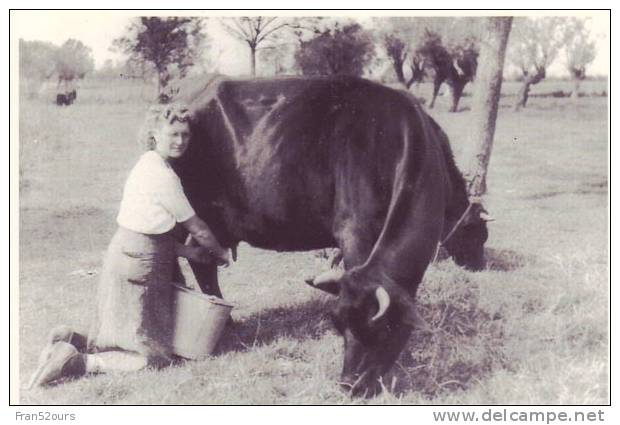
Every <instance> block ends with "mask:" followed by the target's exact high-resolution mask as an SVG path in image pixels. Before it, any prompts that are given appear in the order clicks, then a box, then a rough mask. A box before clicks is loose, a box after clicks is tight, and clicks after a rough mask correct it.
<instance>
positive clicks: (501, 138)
mask: <svg viewBox="0 0 620 425" xmlns="http://www.w3.org/2000/svg"><path fill="white" fill-rule="evenodd" d="M562 84H565V85H566V89H565V90H566V91H570V88H571V86H570V83H549V85H546V83H541V84H539V85H538V86H536V88H535V91H533V93H537V92H538V93H544V92H550V91H553V90H556V89H557V88H556V87H557V86H558V85H562ZM584 86H587V87H590V88H589V89H588V90H590V91H591V92H601V91H603V90H606V85H605V84H604V83H598V82H589V83H588V85H584ZM513 89H514V87H513V86H511V85H508V86H506V90H505V92H506V93H511V91H512V90H513ZM586 91H587V90H586ZM151 93H152V90H151V89H150V88H149V87H143V86H140V85H138V84H136V83H130V82H125V83H122V84H115V85H114V86H106V85H105V84H103V83H96V82H91V83H89V84H85V85H84V86H83V87H82V89H81V90H80V92H79V93H78V100H77V103H76V104H75V105H73V106H71V107H67V108H59V107H56V106H55V105H53V104H52V103H51V99H48V98H47V97H45V96H38V97H37V96H31V97H27V98H24V99H22V102H21V104H20V117H21V120H20V181H19V192H20V252H19V254H20V270H19V273H20V281H19V291H20V292H19V299H20V305H19V315H20V334H19V336H20V346H19V352H20V358H19V362H18V363H19V369H20V375H21V377H20V381H21V384H22V386H23V385H25V383H26V382H27V380H28V377H29V375H30V373H31V372H32V371H33V370H34V368H35V366H36V361H37V357H38V354H39V350H40V349H41V347H42V345H43V342H44V337H45V335H46V333H47V332H48V330H49V329H50V327H51V326H53V325H56V324H61V323H64V324H71V325H74V326H76V327H78V328H82V329H84V328H86V327H87V326H88V323H89V319H90V316H91V313H92V309H93V305H94V294H95V288H96V282H97V273H98V271H99V270H100V267H101V258H102V252H103V250H104V249H105V248H106V246H107V243H108V242H109V239H110V237H111V236H112V234H113V232H114V230H115V221H114V219H115V214H116V212H117V208H118V204H119V202H120V197H121V192H122V185H123V182H124V180H125V178H126V176H127V173H128V172H129V170H130V168H131V166H132V165H133V163H134V162H135V161H136V159H137V157H138V155H139V154H140V149H139V146H138V145H137V143H136V142H135V139H136V138H135V135H136V133H137V130H138V127H139V126H140V124H141V121H142V118H143V116H144V112H145V110H146V108H147V99H148V98H149V97H150V95H151ZM470 100H471V98H468V97H466V98H464V99H463V101H462V105H461V106H462V107H463V108H464V112H460V113H456V114H451V113H448V112H445V111H446V110H447V107H448V106H447V105H448V101H449V100H448V99H447V97H446V98H440V99H439V100H438V104H437V106H436V109H435V110H433V111H432V115H433V116H434V117H435V118H436V119H437V120H438V122H439V123H440V124H441V125H442V126H443V127H444V129H445V130H446V132H447V133H448V135H449V136H450V137H451V140H452V144H453V147H454V150H455V152H456V155H457V159H460V157H459V153H460V150H461V149H460V146H461V145H462V143H463V141H464V139H465V137H466V134H467V125H468V122H469V120H470V117H469V114H470V113H469V112H468V110H467V109H468V108H467V106H468V102H469V101H470ZM513 101H514V100H513V99H512V98H510V97H503V98H502V105H501V109H500V114H499V118H498V124H497V132H496V136H495V148H494V151H493V157H492V161H491V167H490V174H489V177H488V184H489V194H488V196H487V201H486V204H487V206H488V209H489V211H490V212H491V213H492V215H493V216H495V217H496V219H497V221H495V222H493V223H491V224H490V237H489V241H488V242H487V245H486V255H487V259H488V268H487V270H485V271H483V272H478V273H472V272H467V271H465V270H462V269H460V268H458V267H457V266H455V265H454V264H453V263H452V262H451V261H442V262H439V263H437V264H435V265H432V266H431V267H430V268H429V271H428V272H427V274H426V276H425V279H424V283H423V285H422V287H421V290H420V293H419V300H418V306H419V315H420V316H421V318H422V319H423V320H422V321H421V323H420V326H419V328H417V329H416V331H415V332H414V335H413V336H412V338H411V339H410V342H409V345H408V347H407V348H406V349H405V351H404V352H403V354H402V355H401V357H400V359H399V361H398V363H397V365H396V366H395V368H394V370H393V373H392V374H391V376H389V377H388V378H387V379H386V380H385V382H384V385H385V386H386V388H387V389H389V390H390V391H386V392H384V393H383V394H382V395H380V396H378V397H377V398H375V399H372V400H351V399H349V398H348V397H347V396H346V395H345V394H343V393H342V392H340V390H339V389H338V387H337V385H336V380H337V379H338V376H339V373H340V367H341V362H342V346H341V339H340V338H339V337H338V336H337V335H336V334H335V332H334V330H333V329H332V327H331V325H330V324H329V321H328V319H327V311H328V309H329V307H330V305H331V304H332V303H333V301H332V300H331V299H330V298H329V297H327V296H326V295H322V294H320V293H318V291H315V290H312V289H311V288H310V287H308V286H307V285H305V284H304V283H303V280H302V279H303V277H304V276H306V275H308V274H314V273H316V272H318V271H319V270H322V269H324V268H326V267H327V264H326V262H325V261H324V260H321V259H319V258H317V257H316V256H315V255H314V253H312V252H306V253H275V252H268V251H261V250H258V249H254V248H251V247H249V246H247V245H242V246H241V247H240V251H239V261H238V262H237V263H235V264H234V265H232V266H231V267H230V268H228V269H226V270H223V271H222V273H221V283H222V290H223V291H224V294H225V297H226V298H227V299H228V300H229V301H231V302H233V303H235V304H236V306H237V308H236V309H235V310H234V311H233V318H234V319H235V322H236V324H235V326H234V327H233V328H231V329H229V330H228V331H227V333H226V334H225V335H224V337H223V341H222V343H221V344H220V347H219V351H218V353H217V355H216V356H214V357H212V358H210V359H208V360H205V361H200V362H187V363H186V364H183V365H180V366H175V367H171V368H168V369H166V370H163V371H159V372H156V371H152V370H146V371H143V372H140V373H137V374H127V375H121V374H119V375H99V376H95V377H90V378H87V379H81V380H78V381H73V382H67V383H64V384H60V385H57V386H55V387H50V388H46V389H37V390H34V391H30V392H22V393H21V396H20V401H21V403H24V404H349V403H376V404H400V403H402V404H602V403H608V402H609V387H608V382H609V378H608V377H609V361H610V359H609V344H608V330H609V285H610V283H609V280H608V279H609V278H608V270H609V262H608V258H609V257H608V227H607V226H608V220H609V217H608V168H607V164H608V156H607V149H608V141H607V101H608V100H607V98H606V97H583V98H580V99H578V100H577V101H575V102H573V101H571V100H570V99H562V98H557V99H556V98H544V97H533V98H531V100H530V104H529V106H528V108H527V109H525V110H523V111H521V112H519V113H515V112H513V111H512V108H511V107H510V106H511V103H512V102H513ZM13 284H15V282H13ZM14 307H15V308H16V306H14ZM12 366H17V365H15V364H12Z"/></svg>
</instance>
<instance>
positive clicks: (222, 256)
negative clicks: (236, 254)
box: [177, 238, 230, 267]
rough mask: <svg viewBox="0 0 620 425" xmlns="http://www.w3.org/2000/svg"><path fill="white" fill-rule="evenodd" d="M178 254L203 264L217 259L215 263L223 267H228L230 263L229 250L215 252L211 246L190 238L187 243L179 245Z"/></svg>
mask: <svg viewBox="0 0 620 425" xmlns="http://www.w3.org/2000/svg"><path fill="white" fill-rule="evenodd" d="M177 255H178V256H180V257H185V258H187V259H188V260H191V261H196V262H198V263H202V264H212V263H213V262H214V261H215V263H216V264H217V265H218V266H221V267H228V266H229V265H230V255H229V253H228V250H222V251H221V252H219V253H214V252H213V251H211V250H210V249H209V248H205V247H203V246H200V245H196V244H194V243H192V241H190V240H189V238H188V240H187V241H186V242H185V245H182V244H178V245H177Z"/></svg>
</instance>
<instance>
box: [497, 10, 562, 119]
mask: <svg viewBox="0 0 620 425" xmlns="http://www.w3.org/2000/svg"><path fill="white" fill-rule="evenodd" d="M566 22H567V21H566V18H562V17H542V18H515V19H514V22H513V27H512V34H511V37H510V43H509V46H508V56H509V58H510V61H511V62H512V63H513V64H514V65H515V66H516V67H517V68H518V69H519V70H520V71H521V74H522V75H521V76H522V79H523V81H522V85H521V88H520V90H519V93H518V95H517V102H516V104H515V110H519V109H521V108H524V107H525V106H526V105H527V99H528V95H529V92H530V87H531V86H532V84H538V83H539V82H540V81H542V80H543V79H544V78H545V77H546V75H547V68H548V67H549V66H550V65H551V64H552V63H553V61H554V60H555V58H556V57H557V55H558V52H559V50H560V49H561V48H562V45H563V44H564V38H565V37H564V28H565V25H566Z"/></svg>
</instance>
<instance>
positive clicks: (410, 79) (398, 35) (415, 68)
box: [373, 17, 436, 89]
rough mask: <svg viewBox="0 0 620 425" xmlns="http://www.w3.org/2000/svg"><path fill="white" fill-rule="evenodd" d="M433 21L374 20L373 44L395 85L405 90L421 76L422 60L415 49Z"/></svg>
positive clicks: (422, 75) (416, 19)
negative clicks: (381, 53) (381, 51)
mask: <svg viewBox="0 0 620 425" xmlns="http://www.w3.org/2000/svg"><path fill="white" fill-rule="evenodd" d="M434 20H436V18H421V17H389V18H374V20H373V21H374V27H375V28H376V32H377V44H380V45H381V46H382V47H383V48H384V49H385V53H386V55H387V58H388V59H389V61H390V63H391V64H392V68H393V70H394V74H395V75H396V79H397V80H398V82H399V83H401V84H402V85H403V86H405V87H406V88H407V89H409V88H410V87H411V86H412V85H413V84H415V83H417V82H420V81H422V79H423V78H424V75H425V72H424V71H425V70H424V67H425V63H424V58H423V57H422V56H421V55H420V54H419V53H418V51H417V49H418V47H419V45H420V43H421V42H422V40H423V37H424V32H425V30H426V29H427V28H430V27H433V24H432V21H434Z"/></svg>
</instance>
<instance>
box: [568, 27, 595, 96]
mask: <svg viewBox="0 0 620 425" xmlns="http://www.w3.org/2000/svg"><path fill="white" fill-rule="evenodd" d="M585 23H586V20H585V19H582V18H571V19H570V20H569V21H568V23H567V25H566V30H565V37H564V41H565V44H566V45H565V53H566V68H567V69H568V72H569V73H570V75H571V76H572V77H573V81H574V89H573V91H572V93H571V97H572V98H573V99H576V98H577V97H578V96H579V87H580V85H581V81H583V80H585V78H586V67H587V66H588V65H589V64H591V63H592V62H593V61H594V59H595V58H596V42H595V40H594V39H593V38H592V36H591V34H590V31H589V30H588V29H587V28H586V25H585Z"/></svg>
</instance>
